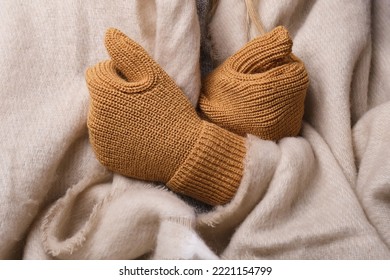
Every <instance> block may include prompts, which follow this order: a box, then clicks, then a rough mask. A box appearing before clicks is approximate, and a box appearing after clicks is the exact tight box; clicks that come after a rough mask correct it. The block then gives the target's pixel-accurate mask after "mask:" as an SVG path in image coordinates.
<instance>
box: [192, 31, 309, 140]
mask: <svg viewBox="0 0 390 280" xmlns="http://www.w3.org/2000/svg"><path fill="white" fill-rule="evenodd" d="M291 48H292V41H291V39H290V37H289V34H288V32H287V30H286V29H285V28H284V27H281V26H280V27H277V28H275V29H274V30H273V31H271V32H269V33H267V34H265V35H264V36H261V37H258V38H256V39H254V40H252V41H251V42H249V43H247V44H246V45H245V46H244V47H243V48H242V49H241V50H239V51H238V52H237V53H236V54H234V55H233V56H231V57H230V58H229V59H227V60H226V61H225V62H224V63H223V64H222V65H220V66H219V67H218V68H217V69H216V70H214V71H213V72H212V73H211V74H210V75H209V76H208V77H207V78H206V81H205V84H204V87H203V94H202V95H201V98H200V101H199V105H200V108H201V110H202V111H203V113H204V114H205V115H206V116H207V117H208V119H210V120H211V121H212V122H214V123H216V124H218V125H220V126H222V127H225V128H227V129H229V130H231V131H233V132H236V133H239V134H245V133H250V134H254V135H257V136H259V137H261V138H263V139H267V140H279V139H281V138H283V137H286V136H296V135H297V134H298V133H299V131H300V129H301V122H302V117H303V113H304V101H305V96H306V90H307V87H308V76H307V73H306V70H305V67H304V65H303V63H302V62H301V61H300V60H299V59H298V58H296V57H295V56H294V55H293V54H291Z"/></svg>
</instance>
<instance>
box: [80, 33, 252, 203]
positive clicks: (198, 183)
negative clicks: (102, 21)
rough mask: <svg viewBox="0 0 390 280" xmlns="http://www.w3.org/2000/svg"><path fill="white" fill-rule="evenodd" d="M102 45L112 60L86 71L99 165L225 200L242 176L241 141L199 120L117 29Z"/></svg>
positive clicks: (165, 77) (191, 193)
mask: <svg viewBox="0 0 390 280" xmlns="http://www.w3.org/2000/svg"><path fill="white" fill-rule="evenodd" d="M105 44H106V48H107V50H108V52H109V54H110V56H111V58H112V60H108V61H104V62H101V63H99V64H97V65H96V66H94V67H92V68H90V69H88V71H87V74H86V80H87V84H88V88H89V92H90V96H91V103H90V109H89V115H88V128H89V135H90V142H91V144H92V147H93V149H94V151H95V154H96V156H97V158H98V159H99V161H100V162H101V163H102V164H103V165H104V166H106V167H107V168H108V169H110V170H112V171H114V172H117V173H120V174H122V175H125V176H128V177H133V178H137V179H142V180H148V181H157V182H163V183H166V184H167V186H168V187H169V188H170V189H172V190H173V191H176V192H179V193H182V194H185V195H188V196H191V197H194V198H196V199H199V200H201V201H203V202H205V203H208V204H212V205H215V204H224V203H226V202H228V201H229V200H230V199H231V198H232V197H233V195H234V194H235V192H236V190H237V187H238V185H239V183H240V180H241V177H242V172H243V158H244V155H245V152H246V150H245V145H244V139H243V138H242V137H241V136H238V135H236V134H234V133H231V132H229V131H227V130H225V129H223V128H220V127H218V126H216V125H214V124H212V123H209V122H206V121H202V120H201V119H200V118H199V117H198V115H197V114H196V112H195V109H194V108H193V107H192V106H191V104H190V103H189V101H188V100H187V98H186V96H185V95H184V93H183V92H182V91H181V90H180V89H179V88H178V87H177V86H176V84H175V83H174V81H173V80H172V79H171V78H170V77H169V76H168V75H167V74H166V73H165V72H164V70H163V69H162V68H161V67H160V66H159V65H158V64H157V63H156V62H155V61H153V59H152V58H151V57H150V56H149V55H148V54H147V53H146V51H145V50H144V49H143V48H142V47H141V46H139V45H138V44H137V43H135V42H134V41H132V40H130V39H129V38H128V37H126V35H124V34H123V33H121V32H120V31H119V30H116V29H109V30H108V31H107V33H106V38H105Z"/></svg>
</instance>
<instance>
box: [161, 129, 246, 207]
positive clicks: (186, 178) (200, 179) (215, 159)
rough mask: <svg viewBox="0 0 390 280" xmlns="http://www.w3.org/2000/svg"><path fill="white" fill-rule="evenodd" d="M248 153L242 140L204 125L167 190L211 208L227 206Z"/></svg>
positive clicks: (223, 130) (238, 180)
mask: <svg viewBox="0 0 390 280" xmlns="http://www.w3.org/2000/svg"><path fill="white" fill-rule="evenodd" d="M245 153H246V148H245V142H244V138H243V137H241V136H238V135H236V134H234V133H231V132H229V131H227V130H225V129H223V128H220V127H218V126H216V125H214V124H212V123H209V122H206V121H203V122H202V130H201V133H200V136H199V139H198V141H197V142H196V144H195V146H194V148H193V149H192V150H191V152H190V154H189V155H188V157H187V159H186V160H185V161H184V163H183V164H182V165H181V166H180V168H179V169H178V170H177V171H176V173H175V174H174V175H173V177H172V178H171V179H170V180H169V182H168V183H167V186H168V187H169V188H171V189H172V190H173V191H175V192H178V193H182V194H185V195H187V196H190V197H193V198H195V199H198V200H200V201H202V202H205V203H207V204H210V205H218V204H225V203H227V202H229V201H230V200H231V199H232V198H233V196H234V195H235V193H236V191H237V188H238V186H239V184H240V182H241V178H242V174H243V169H244V167H243V160H244V157H245Z"/></svg>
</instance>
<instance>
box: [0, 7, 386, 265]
mask: <svg viewBox="0 0 390 280" xmlns="http://www.w3.org/2000/svg"><path fill="white" fill-rule="evenodd" d="M141 2H142V4H141ZM255 3H256V7H257V10H258V14H259V17H260V19H261V21H262V23H263V25H264V27H265V29H266V30H268V31H269V30H271V29H272V28H273V27H275V26H277V25H285V26H286V27H287V28H288V30H289V31H290V34H291V36H292V37H293V41H294V46H293V51H294V53H295V54H296V55H297V56H298V57H300V58H301V59H302V60H303V61H304V62H305V65H306V68H307V70H308V73H309V77H310V87H309V91H308V95H307V100H306V108H305V117H304V120H305V122H304V126H303V129H302V132H301V137H297V138H285V139H283V140H281V141H280V142H278V143H274V142H271V141H264V140H261V139H259V138H257V137H255V136H251V135H248V136H247V139H246V145H247V147H248V152H247V155H246V158H245V174H244V177H243V179H242V182H241V185H240V188H239V190H238V192H237V194H236V196H235V197H234V199H233V200H232V202H231V203H229V204H227V205H225V206H219V207H216V208H214V209H212V210H211V211H210V212H207V213H202V214H197V213H196V211H195V209H194V208H193V207H192V206H190V205H189V204H187V202H186V201H185V200H183V199H182V198H179V197H177V196H176V195H175V194H173V193H172V192H170V191H168V190H167V189H166V188H165V187H164V186H160V185H156V184H153V183H147V182H141V181H137V180H133V179H129V178H125V177H122V176H120V175H117V174H112V173H110V172H107V171H106V170H105V169H104V168H103V167H102V166H101V165H100V164H99V163H98V162H97V160H96V159H95V156H94V154H93V152H92V150H91V147H90V144H89V142H88V133H87V128H86V116H87V110H88V103H89V96H88V91H87V87H86V84H85V79H84V74H85V70H86V68H87V67H88V66H91V65H93V64H95V63H97V62H98V61H101V60H103V59H106V58H107V57H108V56H107V54H106V52H105V50H104V45H103V36H104V32H105V30H106V29H107V28H108V27H116V28H118V29H120V30H122V31H123V32H124V33H126V34H127V35H129V36H130V37H131V38H132V39H134V40H136V41H137V42H139V43H140V44H141V45H142V46H143V47H144V48H145V49H146V50H147V51H148V52H149V53H150V54H151V56H152V57H153V58H154V59H155V60H156V61H157V62H158V63H160V65H161V66H162V67H163V68H164V69H165V70H166V71H167V72H168V74H169V75H171V77H172V78H173V79H174V80H175V81H176V82H177V83H178V85H179V86H180V87H181V88H182V89H183V90H184V92H185V93H186V94H187V96H188V97H189V99H190V100H191V101H192V103H193V104H195V103H196V101H197V98H198V95H199V92H200V86H201V83H200V73H199V63H198V60H199V40H200V35H199V25H198V20H197V17H196V5H195V2H194V1H179V0H177V1H176V0H173V1H169V2H168V1H164V2H162V1H153V0H147V1H119V0H116V1H76V0H68V1H61V2H56V3H53V2H51V1H39V2H38V1H7V0H1V1H0V7H1V8H0V54H1V57H2V63H1V64H0V76H1V77H2V86H1V88H0V97H1V102H0V124H1V129H0V151H1V153H0V258H2V259H6V258H12V259H15V258H25V259H136V258H152V259H153V258H154V259H215V258H225V259H244V258H267V259H313V258H314V259H336V258H341V259H371V258H372V259H390V251H389V248H390V227H389V223H388V221H389V218H390V206H389V205H390V160H389V158H390V157H389V155H388V153H389V151H388V148H387V147H388V145H389V141H390V132H389V131H390V129H389V128H390V120H389V110H390V103H389V99H390V92H389V90H390V81H389V79H388V77H389V72H390V66H389V65H390V64H389V53H390V45H389V42H390V41H389V40H388V39H389V38H388V37H389V34H390V30H389V27H388V24H387V21H388V18H389V17H390V5H389V2H388V1H386V0H381V1H373V3H372V6H370V3H369V1H364V0H361V1H352V0H351V1H336V0H331V1H328V0H317V1H300V0H296V1H293V0H283V1H277V2H276V1H271V0H260V1H255ZM210 36H211V40H212V46H213V56H214V58H215V59H216V61H217V62H218V63H221V62H222V61H223V60H224V59H226V58H227V57H228V56H230V55H232V54H233V53H234V52H235V51H236V50H238V49H239V48H240V47H242V45H243V44H245V43H246V42H247V41H248V40H250V39H251V38H252V37H253V36H256V30H254V29H253V27H250V26H249V27H248V24H247V16H246V9H245V5H244V1H242V2H240V1H233V0H223V1H220V6H219V7H218V9H217V11H216V14H215V16H214V17H213V20H212V22H211V25H210Z"/></svg>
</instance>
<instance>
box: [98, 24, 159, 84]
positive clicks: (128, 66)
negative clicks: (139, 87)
mask: <svg viewBox="0 0 390 280" xmlns="http://www.w3.org/2000/svg"><path fill="white" fill-rule="evenodd" d="M105 46H106V49H107V51H108V53H109V55H110V56H111V58H112V61H113V63H114V67H115V68H116V70H117V71H119V72H120V73H118V74H121V75H122V76H124V77H123V78H125V79H126V81H127V82H130V83H132V82H134V83H137V82H138V83H142V84H145V82H147V81H148V80H150V79H153V76H154V74H153V73H155V72H156V71H155V70H156V69H158V67H156V65H155V64H156V63H155V62H154V61H153V60H152V59H151V57H150V56H149V55H148V54H147V53H146V52H145V51H144V49H143V48H142V47H141V46H140V45H138V44H137V43H136V42H134V41H133V40H131V39H130V38H129V37H127V36H126V35H125V34H123V33H122V32H121V31H119V30H118V29H115V28H110V29H108V30H107V32H106V36H105Z"/></svg>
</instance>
